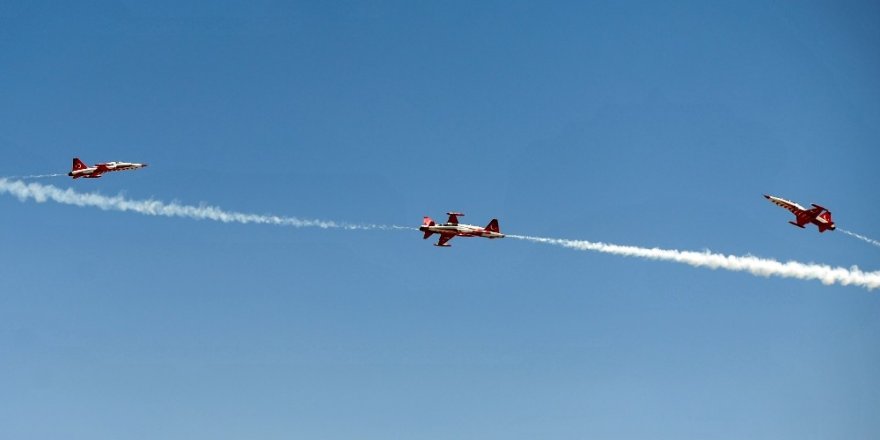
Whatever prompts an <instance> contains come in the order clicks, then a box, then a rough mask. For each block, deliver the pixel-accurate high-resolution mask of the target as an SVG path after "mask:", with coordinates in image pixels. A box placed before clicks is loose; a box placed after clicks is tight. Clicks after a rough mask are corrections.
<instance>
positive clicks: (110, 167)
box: [67, 157, 147, 179]
mask: <svg viewBox="0 0 880 440" xmlns="http://www.w3.org/2000/svg"><path fill="white" fill-rule="evenodd" d="M145 166H147V164H145V163H131V162H107V163H99V164H97V165H95V166H92V167H90V166H88V165H86V164H85V163H84V162H83V161H81V160H79V158H78V157H74V158H73V169H72V170H70V172H69V173H67V175H68V176H70V177H73V178H74V179H79V178H80V177H85V178H88V179H97V178H98V177H101V174H104V173H109V172H112V171H127V170H136V169H139V168H143V167H145Z"/></svg>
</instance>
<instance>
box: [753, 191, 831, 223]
mask: <svg viewBox="0 0 880 440" xmlns="http://www.w3.org/2000/svg"><path fill="white" fill-rule="evenodd" d="M764 197H765V198H766V199H767V200H769V201H771V202H773V203H774V204H776V205H778V206H781V207H783V208H785V209H787V210H789V211H791V213H792V214H794V216H795V217H796V220H797V223H795V222H789V223H791V224H793V225H795V226H797V227H799V228H801V229H804V225H805V224H807V223H812V224H814V225H816V226H818V227H819V232H825V231H827V230H832V231H833V230H835V229H837V226H835V225H834V221H832V220H831V211H829V210H827V209H825V208H823V207H821V206H819V205H817V204H815V203H813V204H812V206H813V209H807V208H804V207H803V206H801V205H798V204H797V203H795V202H792V201H791V200H785V199H783V198H781V197H774V196H768V195H767V194H764Z"/></svg>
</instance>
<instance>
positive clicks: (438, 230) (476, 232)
mask: <svg viewBox="0 0 880 440" xmlns="http://www.w3.org/2000/svg"><path fill="white" fill-rule="evenodd" d="M446 214H447V215H448V216H449V219H448V220H446V223H443V224H441V225H438V224H437V223H434V220H431V217H427V216H426V217H425V219H424V221H423V222H422V226H421V227H420V228H419V230H420V231H423V232H424V233H425V236H424V237H423V238H425V239H427V238H428V237H430V236H431V235H433V234H440V239H439V240H438V241H437V243H436V244H434V246H441V247H450V246H451V245H448V244H446V242H447V241H449V240H452V239H453V238H454V237H485V238H504V234H502V233H501V231H500V230H499V228H498V219H497V218H493V219H492V221H490V222H489V224H488V225H486V227H485V228H481V227H479V226H474V225H465V224H461V223H459V222H458V217H459V216H462V215H464V214H462V213H460V212H447V213H446Z"/></svg>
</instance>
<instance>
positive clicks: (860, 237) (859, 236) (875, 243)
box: [837, 228, 880, 247]
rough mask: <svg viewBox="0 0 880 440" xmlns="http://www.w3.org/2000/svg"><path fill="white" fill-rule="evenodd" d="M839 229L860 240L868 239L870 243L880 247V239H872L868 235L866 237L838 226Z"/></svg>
mask: <svg viewBox="0 0 880 440" xmlns="http://www.w3.org/2000/svg"><path fill="white" fill-rule="evenodd" d="M837 230H838V231H840V232H843V233H844V234H846V235H849V236H851V237H855V238H858V239H859V240H862V241H866V242H868V243H871V244H873V245H874V246H877V247H880V241H877V240H873V239H870V238H868V237H865V236H864V235H859V234H856V233H855V232H851V231H847V230H846V229H840V228H837Z"/></svg>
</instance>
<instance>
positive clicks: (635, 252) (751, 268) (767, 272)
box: [508, 235, 880, 290]
mask: <svg viewBox="0 0 880 440" xmlns="http://www.w3.org/2000/svg"><path fill="white" fill-rule="evenodd" d="M508 237H510V238H516V239H520V240H528V241H532V242H537V243H547V244H553V245H557V246H563V247H567V248H572V249H577V250H582V251H595V252H602V253H606V254H614V255H622V256H626V257H638V258H646V259H649V260H661V261H672V262H675V263H682V264H687V265H690V266H694V267H707V268H710V269H724V270H729V271H733V272H748V273H750V274H752V275H759V276H763V277H771V276H774V277H782V278H797V279H801V280H818V281H821V282H822V283H823V284H828V285H830V284H840V285H843V286H848V285H852V286H859V287H864V288H866V289H869V290H871V289H876V288H878V287H880V271H877V272H863V271H861V270H859V268H858V267H856V266H853V267H851V268H849V269H846V268H843V267H831V266H827V265H823V264H813V263H800V262H797V261H788V262H785V263H783V262H780V261H776V260H772V259H768V258H759V257H754V256H751V255H746V256H735V255H724V254H716V253H712V252H709V251H706V252H694V251H679V250H675V249H659V248H642V247H636V246H621V245H616V244H607V243H595V242H590V241H585V240H565V239H558V238H543V237H529V236H525V235H508Z"/></svg>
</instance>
